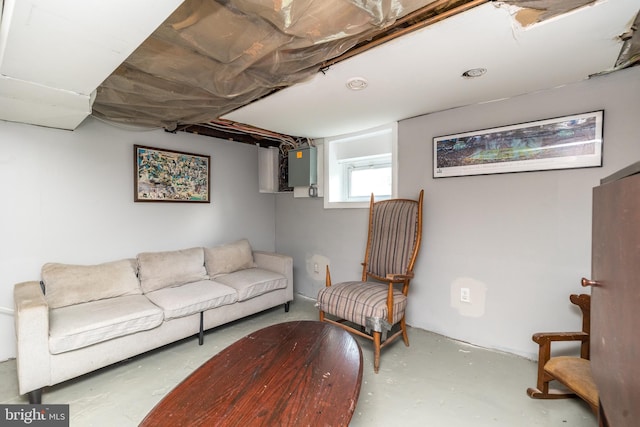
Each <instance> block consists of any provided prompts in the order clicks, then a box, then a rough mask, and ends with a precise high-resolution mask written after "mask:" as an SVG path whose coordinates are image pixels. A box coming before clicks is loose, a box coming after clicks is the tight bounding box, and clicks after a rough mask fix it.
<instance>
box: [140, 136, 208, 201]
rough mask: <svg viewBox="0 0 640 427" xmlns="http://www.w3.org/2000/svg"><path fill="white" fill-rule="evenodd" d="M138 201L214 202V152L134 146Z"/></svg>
mask: <svg viewBox="0 0 640 427" xmlns="http://www.w3.org/2000/svg"><path fill="white" fill-rule="evenodd" d="M133 153H134V158H133V162H134V166H133V171H134V179H133V181H134V201H136V202H199V203H209V202H210V178H209V175H210V171H211V164H210V163H211V162H210V161H211V159H210V156H206V155H201V154H192V153H184V152H181V151H174V150H167V149H160V148H152V147H144V146H141V145H134V146H133Z"/></svg>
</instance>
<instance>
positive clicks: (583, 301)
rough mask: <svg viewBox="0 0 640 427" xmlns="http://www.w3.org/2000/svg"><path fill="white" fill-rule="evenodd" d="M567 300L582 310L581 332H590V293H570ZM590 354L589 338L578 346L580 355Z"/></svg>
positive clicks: (586, 356)
mask: <svg viewBox="0 0 640 427" xmlns="http://www.w3.org/2000/svg"><path fill="white" fill-rule="evenodd" d="M569 300H571V302H572V303H573V304H575V305H577V306H578V307H579V308H580V311H582V332H585V333H587V334H590V333H591V295H589V294H580V295H578V294H572V295H571V296H569ZM589 355H590V347H589V340H587V341H584V342H583V343H582V346H581V348H580V357H582V358H583V359H588V358H589Z"/></svg>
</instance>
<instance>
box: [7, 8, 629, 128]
mask: <svg viewBox="0 0 640 427" xmlns="http://www.w3.org/2000/svg"><path fill="white" fill-rule="evenodd" d="M181 3H182V0H136V1H133V2H132V1H128V0H109V1H105V0H83V1H77V0H4V1H3V0H0V6H2V9H1V14H2V16H1V21H0V120H8V121H17V122H24V123H30V124H36V125H42V126H50V127H56V128H61V129H74V128H75V127H77V126H78V125H79V124H80V123H81V122H82V121H83V120H84V119H85V118H86V117H87V116H88V115H89V114H91V106H92V103H93V99H94V96H95V90H96V88H97V87H98V86H99V85H100V84H101V83H102V81H103V80H104V79H106V78H107V77H108V76H109V75H110V74H111V73H112V72H113V71H114V70H115V69H116V68H117V67H118V66H119V65H120V64H121V63H122V62H123V61H124V60H125V59H126V58H127V57H128V56H129V55H130V54H131V52H133V51H134V50H135V49H136V48H137V47H138V46H139V45H140V44H141V43H142V42H143V41H144V40H145V39H146V38H147V37H148V36H149V35H150V34H151V33H152V32H153V31H154V30H155V29H156V28H157V27H158V26H159V25H160V24H161V23H162V22H163V21H164V20H165V19H166V18H167V17H168V16H169V15H170V14H171V13H172V12H173V11H174V10H175V9H176V8H177V7H178V6H179V5H180V4H181ZM639 9H640V0H599V1H596V2H595V3H594V4H593V5H592V6H587V7H583V8H581V9H578V10H576V11H574V12H570V13H567V14H564V15H561V16H559V17H556V18H552V19H549V20H546V21H543V23H541V24H536V25H533V26H530V27H526V28H522V27H521V26H520V25H519V24H518V22H517V20H516V19H515V18H514V17H513V16H514V14H515V12H516V10H517V9H516V8H514V7H513V6H508V5H506V4H505V3H502V2H492V3H487V4H484V5H482V6H479V7H476V8H474V9H472V10H470V11H467V12H464V13H462V14H459V15H456V16H454V17H452V18H448V19H445V20H444V21H441V22H439V23H437V24H434V25H431V26H429V27H426V28H424V29H422V30H420V31H417V32H414V33H411V34H410V35H408V36H403V37H401V38H398V39H395V40H393V41H391V42H388V43H386V44H384V45H382V46H379V47H376V48H373V49H371V50H369V51H366V52H365V53H362V54H360V55H357V56H354V57H352V58H351V59H348V60H345V61H342V62H339V63H337V64H335V65H333V66H331V67H330V69H329V70H328V71H326V73H324V74H323V73H318V74H316V75H315V76H314V77H313V78H311V79H310V80H308V81H306V82H303V83H300V84H297V85H295V86H292V87H290V88H287V89H284V90H281V91H279V92H276V93H274V94H272V95H270V96H268V97H266V98H263V99H261V100H259V101H256V102H254V103H252V104H249V105H247V106H245V107H243V108H241V109H239V110H236V111H234V112H232V113H230V114H228V115H226V116H225V117H224V118H226V119H230V120H233V121H237V122H241V123H245V124H249V125H253V126H256V127H260V128H264V129H269V130H272V131H277V132H281V133H285V134H290V135H296V136H308V137H324V136H333V135H339V134H344V133H348V132H353V131H357V130H362V129H366V128H371V127H375V126H377V125H380V124H384V123H388V122H391V121H395V120H401V119H405V118H408V117H412V116H416V115H422V114H427V113H430V112H434V111H440V110H444V109H449V108H453V107H457V106H462V105H468V104H474V103H480V102H489V101H492V100H496V99H500V98H506V97H512V96H517V95H520V94H524V93H528V92H532V91H537V90H542V89H546V88H551V87H555V86H558V85H563V84H567V83H571V82H576V81H579V80H583V79H585V78H587V77H588V76H589V75H591V74H594V73H599V72H603V71H607V70H610V69H611V68H612V67H613V66H614V64H615V61H616V59H617V58H618V55H619V54H620V49H621V47H622V41H621V40H620V39H619V37H618V36H619V35H621V34H623V33H625V32H627V31H628V30H629V29H630V27H631V24H632V23H633V20H634V18H635V16H636V14H637V13H638V10H639ZM473 67H484V68H486V69H487V70H488V71H487V73H486V75H485V76H483V77H481V78H478V79H463V78H461V77H460V75H461V74H462V72H464V71H465V70H467V69H469V68H473ZM354 76H362V77H365V78H366V79H367V80H368V81H369V87H368V88H367V89H366V90H363V91H359V92H352V91H349V90H347V88H346V87H345V83H346V81H347V80H348V79H349V78H350V77H354ZM212 119H213V118H212Z"/></svg>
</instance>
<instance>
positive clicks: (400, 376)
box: [0, 298, 597, 427]
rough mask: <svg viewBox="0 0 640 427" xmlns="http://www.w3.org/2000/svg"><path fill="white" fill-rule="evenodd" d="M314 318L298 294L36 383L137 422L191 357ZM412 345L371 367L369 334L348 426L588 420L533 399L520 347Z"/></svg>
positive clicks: (428, 337) (530, 366)
mask: <svg viewBox="0 0 640 427" xmlns="http://www.w3.org/2000/svg"><path fill="white" fill-rule="evenodd" d="M304 319H312V320H316V319H317V310H316V309H315V307H314V301H312V300H310V299H306V298H298V299H296V301H294V303H292V304H291V310H290V311H289V313H285V312H284V310H283V309H282V308H281V307H280V308H276V309H272V310H268V311H265V312H263V313H260V314H258V315H255V316H253V317H250V318H247V319H243V320H241V321H238V322H234V323H232V324H230V325H226V326H222V327H219V328H216V329H214V330H211V331H209V332H207V333H206V335H205V342H204V345H203V346H198V344H197V338H195V337H194V338H191V339H187V340H183V341H180V342H178V343H175V344H172V345H168V346H165V347H163V348H162V349H159V350H156V351H152V352H149V353H146V354H144V355H141V356H138V357H135V358H132V359H129V360H126V361H124V362H121V363H118V364H115V365H112V366H110V367H107V368H104V369H101V370H99V371H97V372H93V373H90V374H87V375H84V376H82V377H81V378H77V379H75V380H71V381H67V382H65V383H64V384H60V385H57V386H54V387H49V388H47V389H45V391H44V394H43V403H45V404H46V403H65V404H69V405H70V413H71V426H74V427H76V426H78V427H79V426H105V427H113V426H119V427H125V426H136V425H138V423H139V422H140V421H142V419H143V418H144V416H145V415H146V414H147V412H149V411H150V410H151V409H152V408H153V406H154V405H155V404H156V403H158V401H160V399H161V398H162V397H163V396H164V395H165V394H166V393H168V392H169V391H170V390H171V389H172V388H173V387H175V386H176V385H177V384H178V383H179V382H180V381H181V380H182V379H184V378H185V377H186V376H188V375H189V374H190V373H191V372H193V371H194V370H195V369H196V368H197V367H198V366H200V365H201V364H202V363H204V362H205V361H206V360H208V359H209V358H210V357H211V356H212V355H214V354H216V353H218V352H219V351H221V350H222V349H224V348H225V347H227V346H228V345H230V344H232V343H233V342H235V341H237V340H238V339H240V338H242V337H243V336H245V335H247V334H249V333H251V332H253V331H255V330H258V329H260V328H263V327H265V326H268V325H271V324H274V323H279V322H285V321H291V320H304ZM409 339H410V341H411V347H408V348H407V347H405V346H404V344H403V343H402V341H401V340H400V341H397V342H395V343H394V344H392V345H391V346H389V347H388V348H386V349H384V350H383V351H382V356H381V366H380V373H379V374H377V375H376V374H374V373H373V353H372V346H371V343H370V342H369V341H366V340H364V339H361V338H358V341H359V342H360V345H361V346H362V350H363V355H364V371H363V381H362V388H361V390H360V398H359V400H358V405H357V407H356V411H355V413H354V415H353V418H352V420H351V424H350V425H351V426H352V427H361V426H366V427H376V426H394V427H395V426H434V427H441V426H446V427H458V426H460V427H462V426H464V427H467V426H505V427H519V426H578V427H591V426H596V425H597V422H596V419H595V417H594V416H593V415H592V413H591V411H590V409H589V407H588V406H587V405H586V404H585V403H584V402H582V401H581V400H579V399H561V400H546V401H545V400H534V399H530V398H529V397H528V396H527V394H526V389H527V387H529V386H533V385H535V379H536V364H535V363H534V362H532V361H530V360H527V359H524V358H522V357H518V356H513V355H509V354H505V353H500V352H495V351H489V350H485V349H481V348H477V347H473V346H470V345H468V344H464V343H460V342H457V341H453V340H450V339H447V338H445V337H442V336H440V335H436V334H433V333H430V332H427V331H425V330H421V329H416V328H411V329H410V330H409ZM0 384H2V387H1V388H0V402H1V403H27V401H26V399H25V398H24V397H22V396H19V395H18V384H17V379H16V362H15V360H9V361H6V362H2V363H0Z"/></svg>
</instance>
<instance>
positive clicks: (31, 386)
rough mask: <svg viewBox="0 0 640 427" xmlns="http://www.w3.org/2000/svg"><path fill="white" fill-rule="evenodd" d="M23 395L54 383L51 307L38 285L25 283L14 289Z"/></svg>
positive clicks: (19, 380)
mask: <svg viewBox="0 0 640 427" xmlns="http://www.w3.org/2000/svg"><path fill="white" fill-rule="evenodd" d="M13 301H14V308H15V313H14V314H15V328H16V346H17V358H16V359H17V367H18V383H19V388H20V394H25V393H28V392H30V391H34V390H37V389H40V388H42V387H43V386H46V385H49V384H50V383H51V359H50V353H49V306H48V305H47V301H46V300H45V298H44V295H43V293H42V289H41V288H40V283H39V282H22V283H18V284H16V285H15V286H14V288H13Z"/></svg>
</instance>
